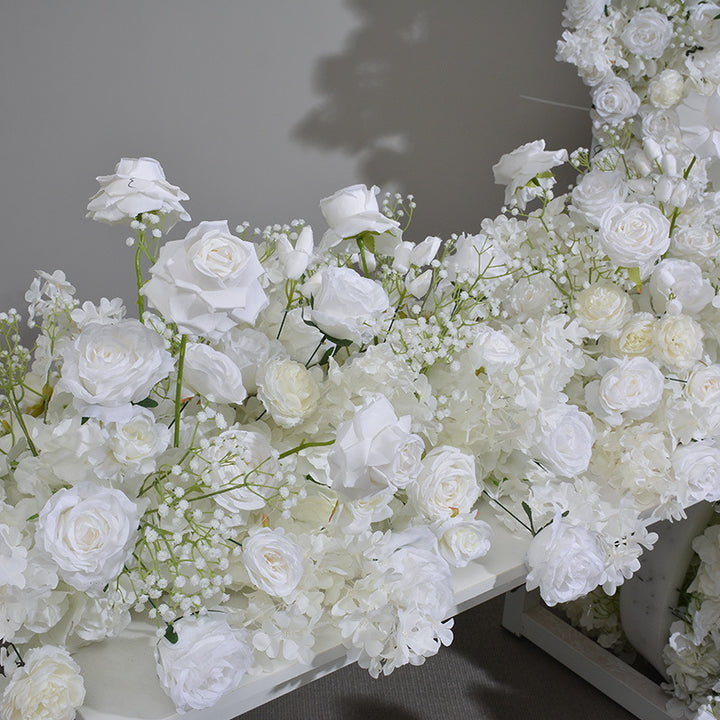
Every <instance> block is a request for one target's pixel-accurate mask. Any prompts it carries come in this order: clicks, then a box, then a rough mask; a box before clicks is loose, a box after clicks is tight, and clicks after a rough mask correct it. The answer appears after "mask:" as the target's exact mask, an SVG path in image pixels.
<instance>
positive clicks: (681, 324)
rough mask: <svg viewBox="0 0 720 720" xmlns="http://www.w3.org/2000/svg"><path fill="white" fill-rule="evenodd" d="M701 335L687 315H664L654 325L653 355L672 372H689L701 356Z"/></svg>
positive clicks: (699, 327) (697, 327)
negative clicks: (672, 370)
mask: <svg viewBox="0 0 720 720" xmlns="http://www.w3.org/2000/svg"><path fill="white" fill-rule="evenodd" d="M703 335H704V333H703V329H702V327H701V326H700V325H699V324H698V323H696V322H695V321H694V320H693V319H692V318H690V317H688V316H687V315H665V316H664V317H662V318H661V319H660V320H658V322H657V323H656V324H655V328H654V332H653V341H654V345H655V354H656V356H657V357H658V359H659V360H660V361H661V362H663V363H665V364H666V365H667V366H668V367H670V368H672V369H674V370H689V369H690V368H691V367H692V366H693V365H694V364H695V363H696V362H697V361H698V360H700V358H701V357H702V355H703Z"/></svg>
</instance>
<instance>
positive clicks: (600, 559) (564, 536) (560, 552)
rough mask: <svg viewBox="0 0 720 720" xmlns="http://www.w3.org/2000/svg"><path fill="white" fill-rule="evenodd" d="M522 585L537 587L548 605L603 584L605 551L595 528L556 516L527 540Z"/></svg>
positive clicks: (528, 587)
mask: <svg viewBox="0 0 720 720" xmlns="http://www.w3.org/2000/svg"><path fill="white" fill-rule="evenodd" d="M526 563H527V566H528V569H529V572H528V574H527V578H526V583H525V586H526V587H527V589H528V590H534V589H535V588H540V594H541V595H542V598H543V600H544V601H545V603H546V604H547V605H550V606H552V605H557V604H558V603H566V602H570V601H571V600H576V599H577V598H580V597H582V596H583V595H587V594H588V593H589V592H590V591H591V590H593V589H594V588H596V587H597V586H598V585H600V584H602V582H603V580H604V575H605V553H604V551H603V548H602V544H601V542H600V536H599V534H598V533H597V532H594V531H592V530H589V529H588V528H585V527H582V526H579V525H573V524H572V523H570V522H568V521H566V520H564V519H562V518H560V517H556V518H555V519H554V520H553V522H551V523H550V524H549V525H548V526H547V527H545V528H543V529H542V530H541V531H540V532H539V533H538V534H537V535H535V537H534V538H533V539H532V542H531V543H530V547H529V548H528V553H527V558H526Z"/></svg>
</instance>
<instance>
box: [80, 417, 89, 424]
mask: <svg viewBox="0 0 720 720" xmlns="http://www.w3.org/2000/svg"><path fill="white" fill-rule="evenodd" d="M89 419H90V418H89V417H84V418H80V424H81V425H84V424H85V423H86V422H87V421H88V420H89Z"/></svg>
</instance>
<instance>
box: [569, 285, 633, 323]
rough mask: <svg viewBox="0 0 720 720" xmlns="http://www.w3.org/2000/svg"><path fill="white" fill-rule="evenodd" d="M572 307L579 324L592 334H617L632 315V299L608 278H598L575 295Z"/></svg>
mask: <svg viewBox="0 0 720 720" xmlns="http://www.w3.org/2000/svg"><path fill="white" fill-rule="evenodd" d="M573 309H574V310H575V315H576V316H577V319H578V321H579V322H580V324H581V325H582V326H583V327H584V328H586V329H587V330H588V331H589V332H590V333H592V334H593V335H595V336H597V335H608V336H610V337H613V336H617V335H619V333H620V331H621V329H622V327H623V325H625V323H626V322H627V320H628V318H629V317H630V316H631V315H632V300H631V299H630V296H629V295H628V294H627V293H626V292H625V291H624V290H623V289H622V288H619V287H618V286H617V285H615V284H614V283H611V282H610V281H609V280H600V281H599V282H596V283H594V284H592V285H590V287H588V288H585V290H582V291H581V292H580V293H578V294H577V296H576V297H575V302H574V303H573Z"/></svg>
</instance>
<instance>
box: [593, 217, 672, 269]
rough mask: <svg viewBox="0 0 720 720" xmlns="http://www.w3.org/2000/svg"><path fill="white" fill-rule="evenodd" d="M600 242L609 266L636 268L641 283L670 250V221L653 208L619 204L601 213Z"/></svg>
mask: <svg viewBox="0 0 720 720" xmlns="http://www.w3.org/2000/svg"><path fill="white" fill-rule="evenodd" d="M599 240H600V249H601V250H602V251H603V252H604V253H606V254H607V256H608V257H609V258H610V260H612V262H614V263H615V264H617V265H619V266H620V267H626V268H638V269H639V271H640V278H641V279H643V280H644V279H645V278H647V277H648V275H650V273H651V272H652V268H653V265H654V264H655V262H656V261H657V260H659V259H660V257H661V256H662V255H663V253H664V252H665V251H666V250H667V249H668V247H669V246H670V221H669V220H668V219H667V218H666V217H665V216H664V215H663V214H662V213H661V212H660V210H658V208H656V207H655V206H654V205H648V204H646V203H619V204H618V205H615V206H614V207H611V208H609V209H608V210H606V211H605V212H604V213H603V216H602V218H601V220H600V233H599Z"/></svg>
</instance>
